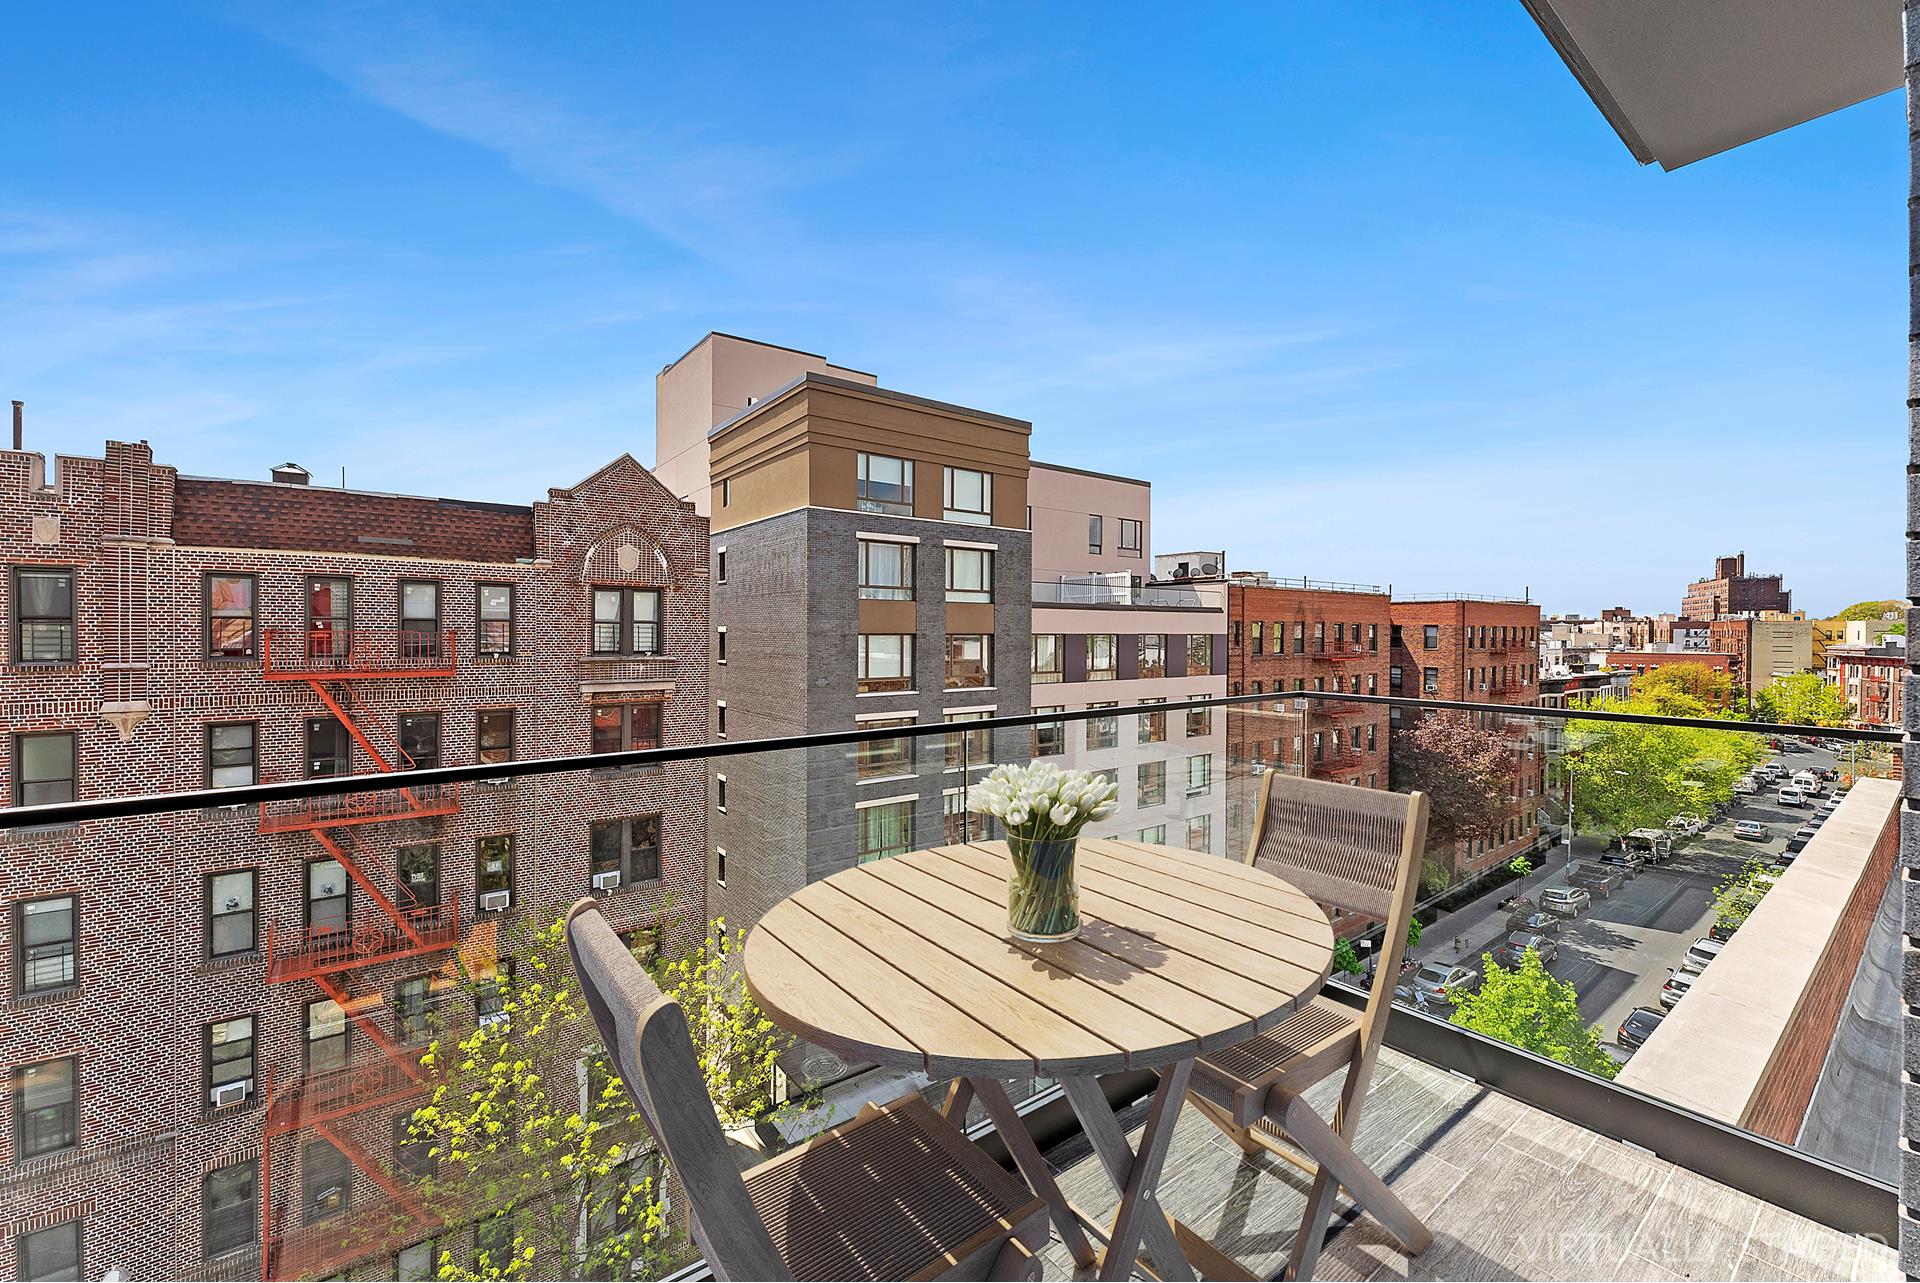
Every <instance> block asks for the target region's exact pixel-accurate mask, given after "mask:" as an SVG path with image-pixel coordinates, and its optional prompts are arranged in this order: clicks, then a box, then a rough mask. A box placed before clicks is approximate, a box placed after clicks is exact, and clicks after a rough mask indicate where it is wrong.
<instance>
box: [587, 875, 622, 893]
mask: <svg viewBox="0 0 1920 1283" xmlns="http://www.w3.org/2000/svg"><path fill="white" fill-rule="evenodd" d="M619 885H620V875H619V874H618V873H596V874H594V875H593V889H594V890H596V891H611V890H613V889H614V888H615V887H617V886H619Z"/></svg>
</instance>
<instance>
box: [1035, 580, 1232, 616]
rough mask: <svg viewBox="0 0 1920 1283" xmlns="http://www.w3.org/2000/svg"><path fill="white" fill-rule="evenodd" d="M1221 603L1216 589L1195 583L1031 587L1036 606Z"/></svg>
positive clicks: (1196, 606)
mask: <svg viewBox="0 0 1920 1283" xmlns="http://www.w3.org/2000/svg"><path fill="white" fill-rule="evenodd" d="M1224 600H1225V599H1224V596H1223V594H1222V593H1221V591H1220V589H1219V588H1218V587H1207V586H1203V585H1195V584H1128V583H1109V582H1105V581H1099V580H1071V579H1068V580H1054V579H1038V580H1035V581H1034V584H1033V604H1034V605H1036V606H1125V607H1132V608H1136V609H1138V608H1145V609H1157V610H1168V609H1174V610H1220V609H1222V608H1223V605H1224Z"/></svg>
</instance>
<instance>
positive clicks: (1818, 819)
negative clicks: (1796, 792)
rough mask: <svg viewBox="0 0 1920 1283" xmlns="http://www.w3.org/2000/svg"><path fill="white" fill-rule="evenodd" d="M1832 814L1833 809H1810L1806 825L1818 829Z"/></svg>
mask: <svg viewBox="0 0 1920 1283" xmlns="http://www.w3.org/2000/svg"><path fill="white" fill-rule="evenodd" d="M1832 814H1833V812H1832V811H1821V810H1813V811H1809V812H1807V823H1806V827H1807V828H1810V829H1817V828H1819V827H1820V826H1821V825H1822V824H1825V823H1826V822H1827V817H1828V816H1829V815H1832Z"/></svg>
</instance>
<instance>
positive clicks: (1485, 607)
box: [1388, 597, 1545, 877]
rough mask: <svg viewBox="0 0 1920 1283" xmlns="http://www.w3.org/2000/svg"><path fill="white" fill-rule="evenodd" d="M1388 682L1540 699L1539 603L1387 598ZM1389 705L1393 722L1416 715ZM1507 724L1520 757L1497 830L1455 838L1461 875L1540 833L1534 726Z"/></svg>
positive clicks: (1430, 691)
mask: <svg viewBox="0 0 1920 1283" xmlns="http://www.w3.org/2000/svg"><path fill="white" fill-rule="evenodd" d="M1392 616H1393V632H1392V638H1393V647H1392V653H1393V662H1392V667H1391V668H1390V669H1389V671H1388V688H1389V690H1390V691H1391V693H1393V694H1395V695H1405V696H1407V697H1409V698H1414V699H1431V700H1441V701H1458V702H1465V703H1483V704H1519V705H1525V706H1527V707H1532V706H1534V705H1536V704H1538V703H1539V700H1540V663H1539V657H1540V608H1539V607H1538V606H1536V605H1534V604H1533V603H1531V602H1526V601H1513V600H1503V599H1497V598H1486V599H1481V598H1468V597H1448V598H1441V599H1403V600H1396V601H1394V602H1393V604H1392ZM1416 715H1417V713H1416V712H1415V711H1414V710H1406V711H1403V710H1401V709H1398V708H1396V709H1394V710H1393V720H1394V722H1395V723H1396V724H1399V723H1404V722H1405V721H1406V720H1407V719H1408V718H1409V717H1412V716H1416ZM1508 729H1509V730H1510V731H1511V733H1512V735H1513V738H1514V744H1515V748H1516V749H1517V750H1518V751H1519V754H1520V760H1519V764H1518V768H1517V770H1516V771H1515V775H1514V781H1513V787H1512V793H1511V799H1510V805H1509V808H1508V812H1507V816H1506V819H1505V820H1504V821H1503V822H1502V825H1501V829H1500V832H1499V835H1498V836H1497V837H1493V838H1487V839H1479V838H1476V839H1472V840H1469V841H1462V842H1460V843H1458V844H1456V849H1455V850H1454V852H1453V853H1452V861H1453V871H1454V874H1455V875H1456V876H1457V877H1465V876H1469V875H1471V874H1475V873H1478V872H1481V871H1482V870H1484V869H1488V868H1491V867H1492V866H1494V865H1496V864H1500V863H1504V862H1505V861H1507V860H1510V859H1512V858H1513V857H1514V856H1516V855H1519V854H1522V853H1524V852H1526V851H1529V850H1531V849H1532V848H1533V847H1534V846H1535V845H1536V844H1537V843H1538V842H1539V840H1540V824H1539V814H1538V811H1539V799H1540V797H1541V795H1542V786H1543V783H1544V780H1543V772H1544V770H1545V757H1544V755H1543V754H1542V753H1541V751H1540V749H1539V746H1538V745H1537V744H1536V743H1535V742H1534V739H1533V737H1532V735H1531V730H1532V728H1531V726H1529V725H1528V724H1527V723H1526V722H1525V721H1520V720H1515V721H1514V722H1512V723H1511V724H1510V726H1509V727H1508Z"/></svg>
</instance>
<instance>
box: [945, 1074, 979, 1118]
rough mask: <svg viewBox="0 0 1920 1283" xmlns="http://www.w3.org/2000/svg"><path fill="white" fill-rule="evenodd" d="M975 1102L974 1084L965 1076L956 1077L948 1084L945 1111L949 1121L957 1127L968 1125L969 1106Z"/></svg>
mask: <svg viewBox="0 0 1920 1283" xmlns="http://www.w3.org/2000/svg"><path fill="white" fill-rule="evenodd" d="M972 1103H973V1084H972V1083H971V1082H969V1081H968V1080H967V1079H965V1078H956V1079H954V1080H953V1081H952V1082H951V1083H949V1084H947V1106H946V1109H945V1110H944V1111H943V1112H944V1113H945V1114H946V1116H947V1121H948V1122H950V1123H952V1124H953V1125H954V1126H955V1127H959V1128H962V1129H964V1128H965V1127H966V1125H967V1106H968V1105H971V1104H972Z"/></svg>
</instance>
